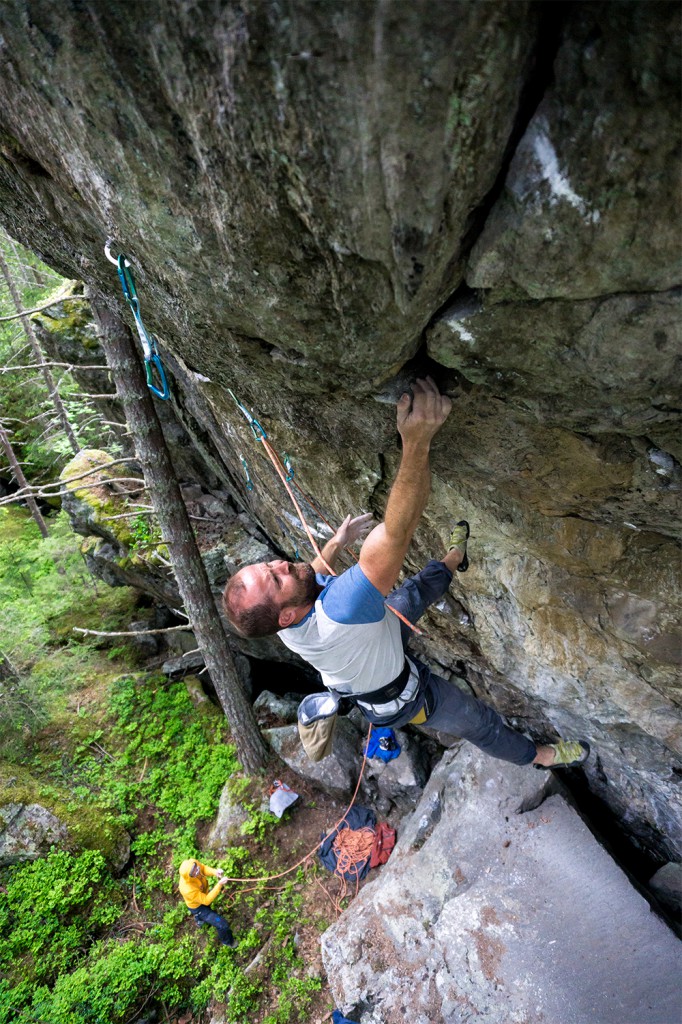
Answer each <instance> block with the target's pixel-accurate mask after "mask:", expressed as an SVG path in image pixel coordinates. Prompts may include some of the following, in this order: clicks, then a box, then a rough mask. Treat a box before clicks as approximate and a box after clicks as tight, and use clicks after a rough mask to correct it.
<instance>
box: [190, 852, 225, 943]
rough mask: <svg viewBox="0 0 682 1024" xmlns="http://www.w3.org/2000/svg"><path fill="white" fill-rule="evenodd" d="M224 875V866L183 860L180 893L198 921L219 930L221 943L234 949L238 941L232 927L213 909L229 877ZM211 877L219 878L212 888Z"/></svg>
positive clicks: (199, 923)
mask: <svg viewBox="0 0 682 1024" xmlns="http://www.w3.org/2000/svg"><path fill="white" fill-rule="evenodd" d="M223 875H224V871H223V869H222V868H209V867H207V866H206V865H205V864H202V863H201V861H198V860H183V862H182V864H181V865H180V895H181V896H182V898H183V900H184V901H185V903H186V905H187V907H188V908H189V912H190V914H191V915H192V917H193V918H194V920H195V921H196V923H197V924H198V925H202V924H210V925H212V926H213V927H214V928H215V930H216V931H217V932H218V938H219V939H220V942H221V945H223V946H230V948H232V949H233V948H234V947H235V946H236V945H237V943H236V942H235V940H234V936H233V935H232V929H231V928H230V926H229V924H228V922H227V921H226V920H225V918H224V917H221V916H220V914H216V912H215V910H211V904H212V903H213V900H214V899H215V898H216V896H220V894H221V892H222V891H223V886H224V885H226V884H227V878H223ZM209 878H217V879H218V881H217V882H216V884H215V885H214V886H213V888H212V889H209V882H208V879H209Z"/></svg>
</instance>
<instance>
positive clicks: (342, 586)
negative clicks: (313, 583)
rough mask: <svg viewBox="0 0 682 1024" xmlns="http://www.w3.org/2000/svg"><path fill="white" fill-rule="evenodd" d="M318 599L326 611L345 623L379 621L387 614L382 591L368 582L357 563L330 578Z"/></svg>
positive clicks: (334, 618) (336, 619) (331, 616)
mask: <svg viewBox="0 0 682 1024" xmlns="http://www.w3.org/2000/svg"><path fill="white" fill-rule="evenodd" d="M320 600H321V602H322V607H323V608H324V611H325V614H326V615H328V616H329V618H330V619H333V620H334V622H342V623H344V624H345V625H353V626H355V625H359V624H361V623H365V622H381V620H382V619H383V618H384V616H385V615H386V606H385V604H384V597H383V594H382V593H381V592H380V591H379V590H377V588H376V587H375V586H374V584H372V583H370V582H369V580H368V579H367V577H366V576H365V574H364V572H363V571H362V569H361V568H360V566H359V565H354V566H352V567H351V568H350V569H346V571H345V572H344V573H342V574H341V575H340V576H337V577H336V578H334V579H332V580H331V582H330V583H329V585H328V586H327V588H326V590H324V591H323V593H322V594H321V595H320Z"/></svg>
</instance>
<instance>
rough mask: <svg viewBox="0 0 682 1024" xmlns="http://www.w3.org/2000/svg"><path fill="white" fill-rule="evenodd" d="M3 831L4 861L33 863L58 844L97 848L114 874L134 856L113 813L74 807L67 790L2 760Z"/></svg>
mask: <svg viewBox="0 0 682 1024" xmlns="http://www.w3.org/2000/svg"><path fill="white" fill-rule="evenodd" d="M3 822H4V825H3ZM32 822H34V823H35V831H34V832H33V837H32V836H31V823H32ZM13 824H14V825H16V826H17V828H15V832H14V833H12V832H11V829H12V828H13ZM0 829H2V831H0V863H6V864H9V863H17V862H18V861H23V860H35V859H36V858H37V857H40V856H45V855H46V854H47V853H49V848H50V846H51V845H53V844H54V843H55V842H59V843H60V844H62V845H65V846H67V847H68V848H69V849H72V850H99V851H100V852H101V853H102V855H103V856H104V857H105V859H106V861H107V863H108V864H109V866H110V867H111V870H112V871H114V872H118V871H121V870H122V869H123V867H124V866H125V865H126V863H127V862H128V859H129V857H130V836H129V835H128V833H127V832H126V830H125V829H124V828H122V826H121V825H120V824H119V823H118V822H117V821H116V820H115V819H114V818H113V817H112V815H111V813H109V812H106V811H102V810H100V809H99V808H97V807H92V806H89V805H87V804H83V803H82V802H81V803H80V804H79V806H78V807H77V808H76V807H75V806H74V801H73V800H72V799H71V796H70V794H69V793H68V792H67V791H66V790H64V789H62V788H61V787H58V786H54V785H51V784H46V783H42V782H41V781H40V780H38V779H36V778H35V777H34V776H33V775H31V773H30V772H29V771H28V770H27V769H25V768H22V767H21V766H19V765H14V764H10V763H8V762H0ZM17 832H21V836H19V835H17Z"/></svg>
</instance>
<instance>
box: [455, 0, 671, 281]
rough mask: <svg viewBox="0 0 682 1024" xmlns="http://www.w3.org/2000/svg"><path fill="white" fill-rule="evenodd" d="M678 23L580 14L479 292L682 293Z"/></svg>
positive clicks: (578, 10)
mask: <svg viewBox="0 0 682 1024" xmlns="http://www.w3.org/2000/svg"><path fill="white" fill-rule="evenodd" d="M653 13H655V15H656V16H655V17H653V18H652V17H651V15H652V14H653ZM678 13H679V12H678V11H677V10H676V8H675V5H674V4H660V5H657V6H656V9H655V12H654V10H653V9H652V7H651V5H650V4H647V3H628V4H578V5H577V6H576V7H574V8H573V9H572V12H571V16H570V17H569V19H568V24H567V25H566V27H565V29H564V32H565V35H564V39H563V42H562V45H561V48H560V49H559V53H558V54H557V58H556V63H555V67H554V69H553V72H554V82H553V85H552V86H551V87H550V88H549V89H548V90H547V92H546V93H545V95H544V97H543V99H542V102H541V103H540V105H539V107H538V109H537V110H536V112H535V114H534V116H533V117H532V119H531V121H530V124H529V125H528V128H527V130H526V133H525V135H524V137H523V139H522V140H521V142H520V144H519V146H518V147H517V149H516V152H515V154H514V158H513V160H512V163H511V167H510V169H509V174H508V175H507V180H506V182H505V187H504V192H503V194H502V197H501V198H500V200H498V202H497V204H496V205H495V207H494V208H493V211H492V213H491V215H490V217H489V218H488V221H487V223H486V226H485V229H484V231H483V233H482V235H481V237H480V238H479V239H478V240H477V242H476V245H475V246H474V250H473V253H472V257H471V261H470V268H469V272H468V275H467V279H468V283H469V284H470V285H471V286H472V287H473V288H477V289H479V288H480V289H486V290H492V293H493V296H497V297H499V298H501V299H504V300H507V299H509V298H510V297H513V296H518V295H521V294H522V295H524V296H527V297H530V298H533V299H545V298H548V297H565V298H571V299H584V298H591V297H595V296H604V295H609V294H616V293H623V292H661V291H665V290H666V289H669V288H672V287H674V286H675V285H679V283H680V276H681V271H682V267H681V262H680V233H679V215H680V208H679V195H678V194H677V193H676V190H675V189H674V188H673V187H671V179H670V168H671V166H672V165H673V164H674V161H675V157H674V155H673V154H674V153H675V150H676V147H677V146H678V145H679V140H680V125H679V118H678V102H679V65H678V57H679V52H680V20H679V17H678ZM654 225H655V229H654V227H653V226H654Z"/></svg>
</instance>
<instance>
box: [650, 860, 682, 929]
mask: <svg viewBox="0 0 682 1024" xmlns="http://www.w3.org/2000/svg"><path fill="white" fill-rule="evenodd" d="M649 885H650V886H651V888H652V890H653V892H654V893H655V894H656V896H657V897H658V898H659V900H660V901H661V902H662V903H663V904H664V905H665V906H666V907H667V908H668V909H669V910H670V911H671V912H672V913H673V914H674V915H675V916H676V917H677V918H678V920H679V919H682V864H673V863H672V862H671V863H668V864H664V865H663V867H662V868H659V869H658V871H657V872H656V874H655V875H653V877H652V878H650V879H649Z"/></svg>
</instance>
